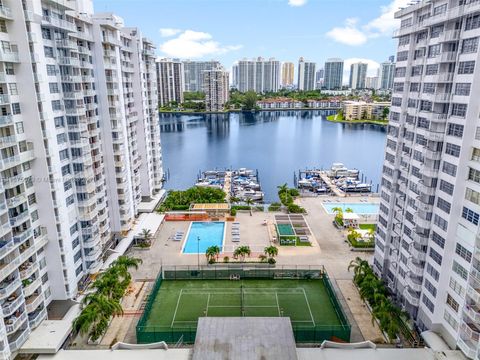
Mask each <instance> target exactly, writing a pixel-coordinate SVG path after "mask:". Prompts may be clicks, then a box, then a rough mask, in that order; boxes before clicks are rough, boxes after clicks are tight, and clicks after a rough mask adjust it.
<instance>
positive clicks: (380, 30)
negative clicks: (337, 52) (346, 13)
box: [326, 0, 411, 46]
mask: <svg viewBox="0 0 480 360" xmlns="http://www.w3.org/2000/svg"><path fill="white" fill-rule="evenodd" d="M410 1H411V0H392V2H391V3H390V4H388V5H386V6H382V7H381V8H380V16H378V17H376V18H374V19H372V20H370V21H369V22H368V23H366V24H365V25H363V26H358V20H357V19H351V18H349V19H346V20H345V26H344V27H335V28H333V29H332V30H330V31H329V32H327V34H326V35H327V36H328V37H330V38H332V39H333V40H335V41H337V42H340V43H343V44H346V45H352V46H358V45H363V44H365V43H366V42H367V41H368V39H372V38H377V37H379V36H391V35H392V31H393V30H394V29H395V28H397V27H398V20H397V19H395V17H394V15H395V12H396V11H398V10H399V9H400V8H402V7H405V6H407V5H408V3H409V2H410Z"/></svg>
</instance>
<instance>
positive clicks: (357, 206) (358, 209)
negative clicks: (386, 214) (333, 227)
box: [322, 202, 379, 215]
mask: <svg viewBox="0 0 480 360" xmlns="http://www.w3.org/2000/svg"><path fill="white" fill-rule="evenodd" d="M322 205H323V208H324V209H325V211H326V212H327V213H329V214H335V212H334V211H333V209H334V208H336V207H339V208H341V209H342V210H343V211H345V210H346V209H348V208H350V209H352V211H353V212H354V213H355V214H365V215H367V214H368V215H374V214H378V210H379V204H374V203H337V202H332V203H323V204H322Z"/></svg>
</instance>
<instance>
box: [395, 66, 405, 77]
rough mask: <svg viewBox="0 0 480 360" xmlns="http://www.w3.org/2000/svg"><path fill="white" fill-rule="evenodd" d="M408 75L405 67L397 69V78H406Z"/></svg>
mask: <svg viewBox="0 0 480 360" xmlns="http://www.w3.org/2000/svg"><path fill="white" fill-rule="evenodd" d="M406 73H407V68H405V67H398V68H396V69H395V77H405V74H406Z"/></svg>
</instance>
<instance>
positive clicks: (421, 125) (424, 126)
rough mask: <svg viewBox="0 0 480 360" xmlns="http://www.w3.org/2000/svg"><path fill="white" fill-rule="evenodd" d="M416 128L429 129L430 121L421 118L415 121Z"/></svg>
mask: <svg viewBox="0 0 480 360" xmlns="http://www.w3.org/2000/svg"><path fill="white" fill-rule="evenodd" d="M417 126H418V127H419V128H422V129H428V128H429V127H430V121H428V120H427V119H425V118H423V117H419V118H418V119H417Z"/></svg>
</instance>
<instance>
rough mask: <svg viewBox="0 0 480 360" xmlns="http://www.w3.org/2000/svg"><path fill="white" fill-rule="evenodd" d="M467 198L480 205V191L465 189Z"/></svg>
mask: <svg viewBox="0 0 480 360" xmlns="http://www.w3.org/2000/svg"><path fill="white" fill-rule="evenodd" d="M465 199H467V200H468V201H471V202H472V203H474V204H476V205H480V193H479V192H478V191H475V190H472V189H470V188H466V189H465Z"/></svg>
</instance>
